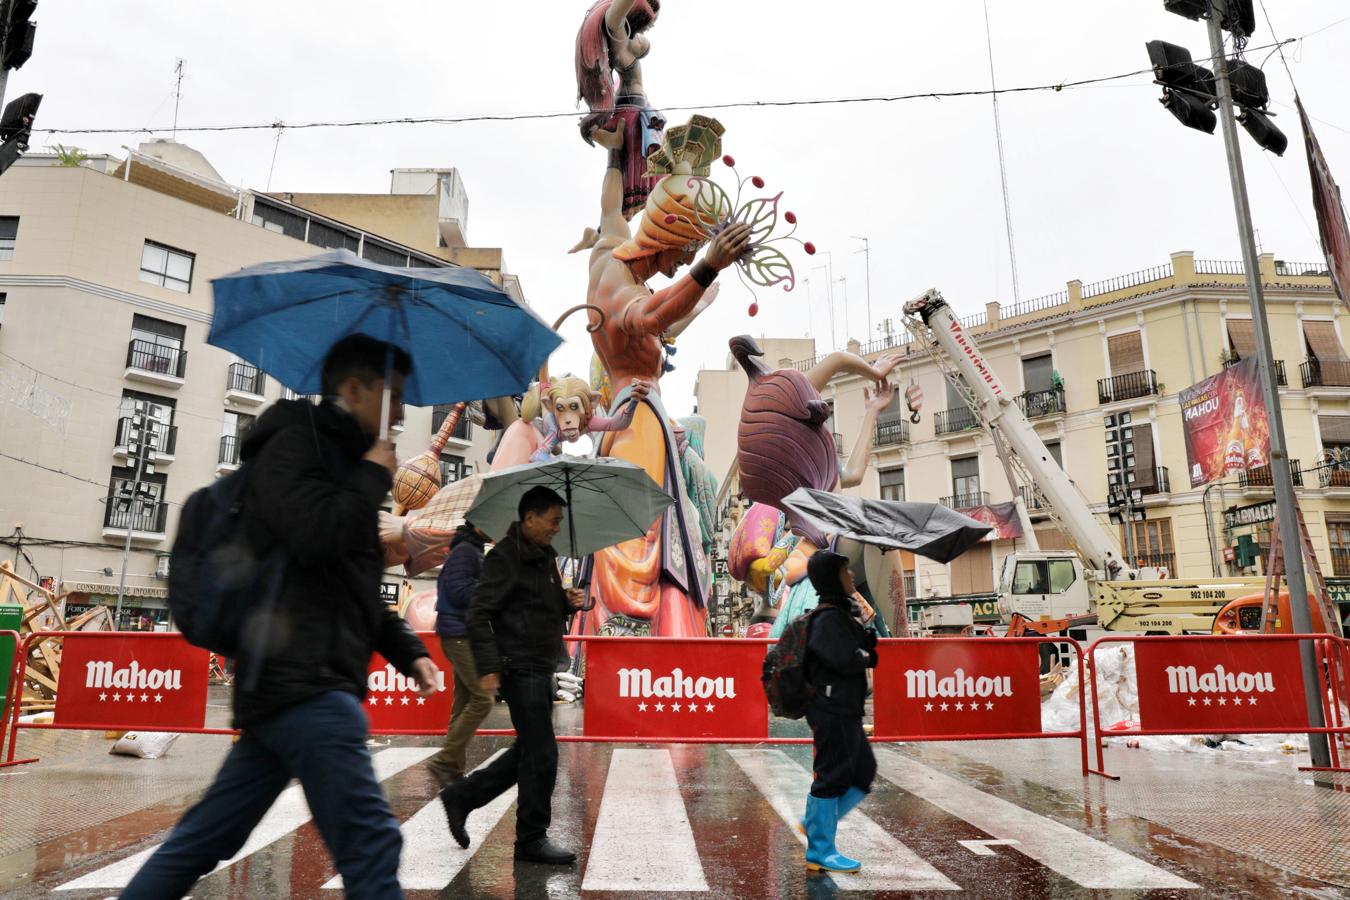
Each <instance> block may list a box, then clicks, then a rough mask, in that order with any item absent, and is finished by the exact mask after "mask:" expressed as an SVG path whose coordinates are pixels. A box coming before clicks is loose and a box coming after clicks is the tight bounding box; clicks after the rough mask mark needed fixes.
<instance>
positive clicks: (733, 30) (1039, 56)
mask: <svg viewBox="0 0 1350 900" xmlns="http://www.w3.org/2000/svg"><path fill="white" fill-rule="evenodd" d="M588 6H589V0H517V2H510V3H508V2H504V0H497V2H472V3H470V2H463V0H423V2H411V0H391V2H388V3H384V4H372V3H369V2H362V3H356V2H347V0H341V2H339V0H322V2H318V0H316V2H310V0H285V2H278V0H269V2H258V0H235V2H231V3H195V2H194V3H184V2H182V0H128V2H120V3H101V2H100V3H95V2H89V0H85V2H60V0H46V2H44V3H43V4H42V5H41V6H40V8H39V13H38V15H37V16H36V17H35V19H36V21H37V22H38V36H37V42H36V49H35V52H34V55H33V58H32V60H31V61H30V62H29V63H28V64H27V65H26V66H25V67H24V68H23V69H22V70H20V71H19V72H17V73H12V74H11V78H10V83H9V90H8V96H9V97H11V98H12V97H15V96H17V95H18V94H20V93H23V92H26V91H38V92H41V93H43V94H45V95H46V96H45V99H44V101H43V105H42V109H41V111H40V113H39V117H38V123H37V124H38V126H39V128H41V127H44V126H45V127H49V128H57V127H60V128H86V127H89V128H92V127H119V128H126V127H130V128H137V127H146V126H153V127H158V126H164V125H168V124H169V123H170V122H171V120H172V115H173V102H174V101H173V66H174V60H175V57H182V58H183V59H184V60H186V67H185V71H186V78H185V80H184V82H183V98H182V106H181V111H180V114H179V123H180V125H182V126H185V127H187V126H193V125H218V124H236V123H257V122H274V121H283V122H300V121H307V120H310V121H312V120H327V119H338V120H350V119H367V118H380V117H398V116H426V115H446V116H449V115H460V114H475V113H529V112H560V111H567V110H571V109H573V108H574V100H575V79H574V76H573V63H572V54H573V37H574V35H575V33H576V29H577V26H578V25H579V24H580V21H581V18H582V15H583V13H584V12H585V10H586V8H587V7H588ZM989 6H990V13H991V17H992V30H993V42H994V59H995V63H996V66H997V76H998V81H999V85H1000V87H1013V86H1020V85H1030V84H1041V83H1055V82H1062V81H1071V80H1077V79H1081V78H1091V77H1097V76H1107V75H1114V74H1119V73H1124V72H1129V71H1133V70H1136V69H1142V68H1145V67H1146V66H1147V64H1148V58H1147V54H1146V53H1145V50H1144V43H1145V41H1147V40H1150V39H1153V38H1162V39H1165V40H1169V41H1172V42H1174V43H1179V44H1182V45H1184V46H1186V47H1188V48H1190V50H1191V51H1192V53H1193V54H1194V55H1195V56H1196V58H1197V59H1199V58H1201V57H1205V56H1208V49H1207V48H1208V43H1207V39H1206V35H1205V28H1204V26H1203V24H1202V23H1194V22H1188V21H1186V20H1184V19H1181V18H1179V17H1177V16H1174V15H1170V14H1168V13H1167V12H1165V11H1164V10H1163V8H1162V2H1161V0H1143V2H1136V0H1128V2H1127V0H1092V2H1083V0H990V3H989ZM1266 6H1267V8H1268V9H1269V11H1270V15H1271V16H1272V18H1273V22H1274V26H1275V28H1276V29H1278V32H1279V35H1280V36H1281V37H1285V38H1288V37H1298V36H1301V35H1305V34H1309V33H1311V32H1314V31H1316V30H1318V29H1322V28H1326V26H1329V25H1332V24H1333V23H1338V20H1342V21H1340V22H1339V23H1338V24H1336V25H1335V27H1331V28H1327V30H1325V31H1322V32H1321V33H1318V34H1315V35H1312V36H1310V37H1308V38H1307V39H1306V40H1305V41H1303V42H1302V43H1301V44H1298V45H1293V46H1291V47H1289V48H1287V49H1286V53H1287V55H1288V56H1289V58H1290V64H1291V66H1292V68H1293V72H1294V77H1295V78H1296V79H1297V82H1298V85H1299V87H1300V89H1301V91H1302V95H1303V98H1304V101H1305V103H1306V105H1307V106H1308V109H1309V111H1310V113H1311V114H1312V115H1313V116H1314V117H1315V118H1316V119H1317V120H1319V121H1318V122H1317V123H1316V124H1317V127H1318V129H1319V131H1318V136H1319V138H1320V139H1321V141H1322V144H1323V148H1324V150H1325V152H1326V154H1327V156H1328V158H1329V160H1330V162H1331V165H1332V168H1333V171H1335V172H1337V173H1338V174H1339V176H1340V180H1341V182H1342V184H1350V99H1347V96H1346V91H1347V85H1350V54H1347V53H1346V51H1345V47H1344V45H1345V42H1346V41H1347V40H1350V20H1346V17H1347V16H1348V15H1350V7H1347V6H1346V4H1345V3H1344V0H1266ZM982 10H983V7H982V5H981V3H980V2H978V0H948V2H941V3H930V4H925V5H924V6H923V8H920V4H917V3H895V2H883V0H873V2H865V0H864V2H854V3H807V2H805V0H777V2H748V0H665V3H664V6H663V8H662V13H661V18H660V20H659V22H658V23H657V27H656V29H655V30H654V31H653V32H652V33H651V39H652V45H653V49H652V53H651V55H650V57H649V58H648V60H647V61H646V62H645V63H644V78H645V81H646V85H647V90H648V94H649V96H650V98H651V100H652V102H653V103H654V105H656V106H657V107H663V106H664V107H671V106H688V105H696V104H711V103H721V102H732V101H746V100H784V99H819V98H837V97H858V96H868V95H891V94H905V93H917V92H925V91H949V90H978V89H983V88H987V87H988V86H989V68H988V58H987V55H986V44H985V27H984V18H983V12H982ZM1257 16H1258V22H1259V28H1258V31H1257V34H1256V35H1255V37H1254V38H1253V40H1252V46H1257V45H1261V44H1266V43H1269V42H1270V39H1271V35H1270V30H1269V29H1268V28H1267V26H1266V23H1265V20H1264V18H1263V17H1262V15H1261V13H1260V8H1259V7H1258V13H1257ZM1338 48H1339V49H1338ZM1269 52H1270V51H1265V50H1262V51H1257V52H1254V53H1250V54H1249V61H1251V62H1253V63H1254V64H1256V65H1260V64H1261V63H1262V62H1263V61H1264V59H1265V57H1266V54H1267V53H1269ZM1265 71H1266V74H1267V77H1268V80H1269V84H1270V88H1271V95H1272V98H1273V101H1274V102H1273V104H1272V109H1273V110H1274V111H1275V112H1276V113H1278V114H1279V115H1278V119H1277V123H1278V124H1279V126H1280V127H1281V128H1282V130H1283V131H1284V132H1285V133H1286V134H1287V135H1288V136H1289V137H1290V148H1289V151H1288V152H1287V153H1286V154H1285V156H1284V157H1283V158H1282V159H1281V158H1276V157H1274V156H1272V155H1270V154H1266V153H1262V152H1261V151H1260V150H1259V148H1257V147H1256V145H1255V144H1254V143H1253V142H1252V141H1250V140H1249V139H1248V138H1247V136H1246V135H1245V133H1243V134H1242V135H1241V137H1242V140H1243V147H1242V149H1243V152H1244V154H1245V160H1246V162H1247V175H1248V179H1249V184H1250V190H1251V196H1252V207H1253V211H1254V217H1255V221H1256V227H1257V228H1258V230H1259V232H1260V235H1259V236H1260V242H1261V245H1262V248H1263V249H1264V250H1267V251H1269V252H1273V253H1275V254H1276V255H1277V256H1278V257H1279V258H1281V259H1286V260H1296V261H1314V260H1318V259H1320V258H1321V255H1320V250H1319V247H1318V243H1317V240H1316V225H1315V220H1314V213H1313V210H1312V204H1311V199H1310V194H1309V187H1308V174H1307V166H1306V164H1305V161H1304V153H1303V147H1302V140H1301V135H1300V131H1299V127H1298V119H1297V115H1296V114H1295V113H1294V111H1293V107H1292V102H1293V100H1292V97H1293V92H1292V88H1291V86H1290V82H1289V79H1288V77H1287V76H1286V74H1285V72H1284V70H1283V68H1282V67H1281V65H1280V62H1279V59H1278V57H1276V58H1272V59H1271V60H1270V61H1269V63H1268V64H1266V66H1265ZM1150 82H1151V78H1150V77H1149V76H1146V75H1141V76H1135V77H1134V78H1131V79H1128V80H1126V81H1123V82H1114V83H1111V84H1108V85H1105V86H1096V87H1089V88H1082V89H1074V90H1065V91H1061V92H1044V93H1032V94H1018V95H1005V96H1004V97H1003V98H1002V100H1001V113H1002V118H1003V130H1004V141H1005V147H1006V154H1007V162H1008V178H1009V184H1010V188H1011V192H1012V209H1013V221H1014V228H1015V233H1016V240H1017V266H1018V272H1019V276H1020V284H1021V296H1022V298H1023V299H1027V298H1030V297H1035V296H1039V295H1042V294H1047V293H1051V292H1053V291H1058V290H1063V288H1064V283H1065V282H1066V281H1067V280H1069V279H1072V278H1080V279H1082V280H1083V281H1084V282H1089V281H1093V280H1097V279H1101V278H1107V277H1110V276H1113V275H1118V274H1123V273H1125V272H1129V271H1132V270H1135V269H1141V268H1146V267H1150V266H1155V265H1160V264H1162V263H1164V262H1166V261H1167V258H1168V253H1169V252H1172V251H1176V250H1193V251H1195V252H1196V254H1197V255H1198V256H1201V257H1204V258H1218V259H1238V258H1240V252H1239V249H1238V244H1237V238H1236V232H1235V226H1234V220H1233V211H1232V203H1231V199H1230V195H1229V192H1228V179H1227V175H1226V172H1225V169H1224V157H1223V144H1222V140H1221V138H1220V137H1219V135H1218V134H1217V133H1216V134H1215V135H1212V136H1210V135H1204V134H1202V133H1200V132H1197V131H1192V130H1188V129H1185V128H1183V127H1182V126H1181V125H1180V124H1179V123H1177V122H1176V121H1175V120H1174V119H1173V118H1172V117H1171V116H1170V115H1169V114H1168V113H1167V112H1166V111H1165V110H1164V109H1162V107H1160V106H1159V105H1158V104H1157V102H1156V98H1157V97H1158V96H1159V91H1158V89H1157V88H1156V87H1155V86H1154V85H1152V84H1151V83H1150ZM686 115H687V114H683V113H673V114H671V115H670V119H671V122H672V123H677V122H680V121H683V120H684V118H685V117H686ZM716 115H717V116H718V117H719V118H720V119H721V120H722V122H723V123H724V124H725V126H726V128H727V134H726V137H725V141H724V150H725V151H726V152H728V153H731V154H733V155H734V156H735V157H736V159H737V162H738V165H739V168H740V170H741V173H742V174H743V175H746V174H758V175H761V176H763V177H764V178H765V179H767V181H768V183H769V188H770V189H772V190H778V189H782V190H784V191H785V192H786V193H785V196H784V200H783V202H784V204H785V206H786V208H788V209H792V210H793V211H795V212H796V213H797V215H798V217H799V218H800V221H801V223H802V227H801V229H800V231H799V232H798V233H799V235H800V236H802V237H804V238H807V239H810V240H812V241H814V242H815V244H816V245H817V246H818V247H819V249H820V250H821V253H820V254H818V255H817V256H816V257H814V258H812V257H807V256H805V255H804V254H802V253H800V252H798V253H796V254H795V255H794V257H793V258H794V262H796V264H797V266H798V275H799V278H806V277H809V278H810V279H811V282H812V283H811V286H810V292H811V295H812V296H814V298H815V302H814V303H808V293H807V288H806V287H805V286H804V285H799V287H798V289H797V290H796V291H794V292H793V293H791V294H784V293H782V292H781V290H770V291H761V292H760V295H759V298H758V299H759V303H760V308H761V311H760V314H759V317H758V318H756V319H751V318H749V316H748V315H747V307H748V306H749V304H750V302H751V300H752V299H753V298H752V297H751V296H750V295H749V294H748V293H747V292H746V291H745V290H744V289H743V288H742V287H741V286H740V284H739V281H738V280H736V279H735V278H724V280H725V281H726V282H727V283H726V285H725V287H724V290H723V293H722V296H721V298H720V299H719V300H718V302H717V304H716V305H715V306H714V307H713V308H712V309H711V310H710V311H709V312H708V313H706V314H705V315H704V316H703V317H702V318H701V319H700V320H699V321H698V322H697V323H696V324H695V325H694V326H693V327H692V328H691V329H690V330H689V331H687V332H686V333H685V335H684V336H683V337H682V338H681V340H680V342H679V353H678V355H677V357H676V360H675V361H676V363H677V365H678V367H679V368H678V369H677V371H676V372H674V373H672V374H671V375H668V376H666V379H665V380H664V382H663V393H664V394H665V395H666V397H667V402H668V404H669V406H670V408H671V409H672V411H673V412H675V413H677V414H678V413H685V412H687V411H689V409H690V408H691V406H692V402H693V399H692V388H693V382H694V378H695V375H696V373H697V370H698V368H699V367H700V366H701V365H707V366H721V365H722V364H723V362H724V360H725V356H726V341H727V339H728V338H730V337H731V336H733V335H735V334H739V333H746V332H749V333H753V334H756V335H760V334H768V335H772V336H799V335H800V336H804V335H805V334H806V333H807V332H808V330H811V329H814V332H815V335H816V337H817V338H818V340H820V341H821V344H822V349H824V345H825V344H828V342H829V340H830V329H829V311H828V307H827V305H826V303H825V298H824V293H825V285H826V282H827V278H826V274H825V272H824V271H813V267H814V266H817V265H822V264H824V263H825V262H826V257H825V255H824V251H831V252H832V253H833V264H834V277H835V278H836V279H839V278H846V279H847V286H846V287H845V286H843V285H840V284H836V285H835V320H836V323H835V331H836V334H837V336H838V342H839V343H840V344H842V343H843V341H844V337H845V334H847V335H850V336H853V337H856V338H858V339H859V340H863V341H866V340H868V339H869V338H871V337H874V336H875V334H869V333H868V325H867V294H868V291H867V289H866V286H865V270H864V264H863V256H862V255H861V254H858V253H856V252H855V251H857V250H858V249H860V248H861V246H862V244H861V242H860V241H856V240H853V239H852V237H851V236H852V235H866V236H867V237H868V238H869V239H870V241H871V246H872V251H873V252H872V258H871V290H870V293H871V310H872V319H873V323H874V325H875V324H876V323H879V322H880V321H881V319H882V318H884V317H886V316H892V317H897V316H898V313H899V307H900V305H901V304H902V303H903V302H904V301H905V300H907V299H910V298H911V297H912V296H914V295H917V294H918V293H920V292H922V291H923V290H924V289H926V288H928V287H930V286H937V287H939V288H941V289H942V291H943V292H944V294H945V295H946V296H947V298H948V300H949V301H951V302H953V303H954V304H955V305H956V306H957V308H958V309H961V310H962V311H965V312H974V311H977V310H980V309H982V308H983V305H984V303H985V302H987V301H989V300H994V299H997V300H1000V301H1002V302H1003V303H1005V304H1008V303H1011V302H1012V301H1013V289H1012V279H1011V275H1010V267H1009V264H1008V246H1007V239H1006V236H1005V232H1004V220H1003V204H1002V198H1001V195H1000V190H999V174H998V161H997V155H996V148H995V143H994V131H993V116H992V112H991V104H990V100H989V98H987V97H980V98H964V99H946V100H941V101H935V100H927V99H926V100H918V101H908V102H903V103H888V104H881V103H873V104H853V105H827V106H812V107H791V108H776V109H773V108H766V109H729V110H722V111H718V112H717V113H716ZM164 136H167V135H164ZM145 139H148V136H146V135H139V136H138V135H131V134H125V135H123V134H119V135H59V136H50V135H46V134H42V133H38V134H36V135H35V139H34V145H35V147H42V146H44V145H46V144H50V143H56V142H58V141H59V142H62V143H65V144H68V145H70V144H74V145H78V146H80V147H82V148H84V149H86V150H87V151H89V152H93V153H115V154H116V153H121V152H122V151H121V146H122V145H123V144H131V145H133V146H134V144H135V143H137V142H139V141H140V140H145ZM179 139H180V140H182V141H184V142H185V143H188V144H190V145H192V146H194V147H196V148H197V149H199V150H201V151H202V152H203V153H204V154H205V155H206V156H207V158H208V159H209V160H211V162H212V163H213V164H214V165H215V166H216V168H217V169H218V170H219V171H220V172H221V173H222V175H223V176H224V177H225V178H226V179H228V180H229V181H231V182H232V183H236V184H243V185H244V186H245V187H248V188H255V189H263V188H264V187H265V186H266V184H267V180H268V170H269V167H270V165H271V162H272V156H273V148H274V135H273V133H272V132H270V131H260V132H224V133H197V134H194V133H191V132H185V133H180V135H179ZM604 160H605V157H604V154H603V151H601V150H599V149H596V148H590V147H588V146H586V145H585V144H584V143H583V142H582V141H581V139H580V137H579V135H578V133H577V129H576V127H575V124H574V121H573V120H571V119H554V120H545V121H534V122H516V123H482V124H465V125H455V126H444V125H419V126H385V127H379V128H342V129H316V130H311V131H288V132H286V133H285V134H284V136H283V137H282V139H281V142H280V147H279V150H278V152H277V155H276V168H275V172H274V174H273V175H272V181H271V187H272V189H273V190H289V191H296V192H301V191H333V192H370V193H383V192H387V191H388V188H389V170H390V169H392V168H395V167H402V166H455V167H458V168H459V169H460V171H461V173H462V175H463V177H464V179H465V182H466V184H467V186H468V190H469V198H470V214H469V239H470V242H471V243H472V244H474V245H476V246H501V247H503V248H505V251H506V258H507V264H508V267H509V269H510V270H511V271H513V272H515V273H517V274H519V275H520V277H521V279H522V283H523V285H524V288H525V292H526V295H527V296H528V297H529V298H530V300H531V302H532V303H533V304H534V305H535V307H536V308H537V309H538V310H539V311H540V313H541V314H542V315H543V316H544V317H545V318H548V319H550V320H551V319H552V316H553V314H554V313H555V312H557V311H560V310H561V309H563V308H564V307H566V306H570V305H572V304H574V303H578V302H581V301H582V300H584V292H585V288H586V274H585V267H584V260H583V259H582V257H581V256H568V255H567V254H566V250H567V248H568V247H570V246H571V245H572V244H573V243H574V242H575V241H576V239H577V238H578V237H579V236H580V234H581V231H582V229H583V227H584V226H586V225H588V224H593V220H594V219H595V218H596V215H595V211H596V209H597V205H598V191H599V184H600V178H601V175H602V170H603V167H604ZM719 170H720V167H719ZM721 171H725V170H721ZM727 186H728V187H731V185H730V184H728V185H727ZM0 190H3V181H2V180H0ZM845 292H847V297H848V319H847V323H846V322H845V312H844V302H843V297H844V294H845ZM581 322H582V320H581V318H580V317H578V318H575V319H574V320H572V321H571V322H569V324H568V325H567V326H565V328H564V332H565V337H567V338H568V344H567V345H566V346H565V347H564V349H563V350H561V351H559V355H558V357H556V358H555V361H554V363H553V370H554V371H555V372H561V371H564V370H566V369H569V368H570V369H573V370H575V371H578V372H584V371H585V370H586V367H587V365H588V361H589V358H590V348H589V343H588V341H587V340H586V338H585V334H584V330H583V327H582V324H581Z"/></svg>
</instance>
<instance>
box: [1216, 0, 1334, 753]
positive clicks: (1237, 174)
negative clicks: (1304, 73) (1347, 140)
mask: <svg viewBox="0 0 1350 900" xmlns="http://www.w3.org/2000/svg"><path fill="white" fill-rule="evenodd" d="M1228 4H1229V0H1214V6H1215V9H1214V10H1212V11H1211V13H1210V16H1209V18H1208V20H1207V22H1206V24H1207V26H1208V29H1209V49H1210V56H1211V57H1212V58H1213V61H1214V81H1215V84H1216V86H1217V88H1218V101H1219V108H1218V113H1219V124H1220V126H1221V127H1222V128H1223V145H1224V150H1225V151H1226V153H1227V157H1228V177H1229V181H1230V183H1231V186H1232V189H1233V210H1234V212H1235V213H1236V214H1237V226H1238V238H1239V240H1240V242H1241V244H1242V264H1243V266H1244V267H1245V268H1246V271H1247V296H1248V299H1249V300H1250V302H1251V307H1252V327H1253V331H1254V332H1255V337H1256V358H1257V368H1258V371H1259V373H1260V384H1261V392H1262V393H1263V394H1264V395H1265V402H1266V418H1267V419H1269V421H1270V472H1271V479H1272V481H1273V482H1274V486H1275V508H1276V510H1277V511H1278V512H1279V515H1278V519H1279V528H1280V543H1281V548H1280V549H1281V551H1282V553H1283V556H1284V571H1285V579H1286V580H1287V582H1288V585H1289V612H1290V617H1291V618H1292V619H1293V627H1294V633H1295V634H1308V633H1310V632H1311V631H1312V618H1311V615H1310V614H1309V610H1308V585H1307V580H1306V578H1305V576H1304V572H1303V544H1302V541H1301V540H1300V537H1299V530H1298V514H1297V507H1296V506H1295V504H1296V503H1297V500H1296V498H1295V497H1294V478H1293V474H1292V473H1291V472H1290V469H1289V453H1288V449H1287V444H1286V442H1285V435H1284V419H1283V417H1282V416H1281V413H1280V394H1279V390H1280V388H1279V384H1278V383H1277V382H1276V377H1275V365H1274V362H1273V354H1272V352H1271V348H1270V325H1269V322H1268V321H1267V320H1266V301H1265V296H1264V294H1263V293H1262V289H1261V271H1260V268H1259V266H1260V262H1259V260H1258V259H1257V256H1256V239H1255V236H1254V235H1253V234H1252V216H1251V207H1250V205H1249V203H1248V200H1247V182H1246V177H1245V175H1244V173H1243V170H1242V149H1241V147H1240V146H1239V145H1238V138H1237V123H1236V121H1235V120H1234V118H1233V91H1232V87H1231V86H1230V84H1229V81H1228V59H1227V57H1226V56H1225V54H1224V47H1223V26H1222V22H1221V20H1222V16H1220V15H1219V13H1220V12H1227V7H1228ZM1277 589H1278V586H1277ZM1299 655H1300V657H1301V661H1302V663H1303V686H1304V693H1305V698H1304V699H1305V701H1306V703H1307V707H1308V723H1309V724H1310V725H1312V726H1313V727H1314V728H1321V727H1323V724H1324V723H1323V719H1322V688H1321V685H1322V673H1321V669H1320V667H1319V665H1318V662H1317V658H1316V654H1315V653H1314V649H1313V646H1312V644H1311V643H1309V642H1308V641H1300V642H1299ZM1308 749H1309V752H1310V755H1311V757H1312V764H1313V766H1315V767H1322V768H1325V767H1328V766H1330V765H1331V754H1330V751H1329V749H1328V744H1327V736H1326V735H1325V734H1309V735H1308Z"/></svg>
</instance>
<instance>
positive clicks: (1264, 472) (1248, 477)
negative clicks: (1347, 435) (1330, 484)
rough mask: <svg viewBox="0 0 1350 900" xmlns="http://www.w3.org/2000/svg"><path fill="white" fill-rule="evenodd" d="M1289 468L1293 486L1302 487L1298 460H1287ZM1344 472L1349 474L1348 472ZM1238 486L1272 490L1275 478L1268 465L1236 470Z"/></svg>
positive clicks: (1249, 490)
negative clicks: (1240, 470)
mask: <svg viewBox="0 0 1350 900" xmlns="http://www.w3.org/2000/svg"><path fill="white" fill-rule="evenodd" d="M1289 468H1290V470H1291V472H1292V474H1293V476H1294V487H1303V470H1302V468H1300V466H1299V462H1298V460H1296V459H1291V460H1289ZM1324 471H1325V470H1324ZM1345 474H1347V475H1350V472H1347V473H1345ZM1346 483H1347V484H1348V485H1350V480H1347V482H1346ZM1238 487H1240V488H1242V490H1243V491H1245V492H1246V493H1249V494H1259V493H1264V492H1266V491H1272V490H1274V489H1275V480H1274V476H1273V475H1272V474H1271V471H1270V466H1261V467H1260V468H1259V469H1247V470H1245V471H1242V472H1238ZM1323 487H1326V485H1323Z"/></svg>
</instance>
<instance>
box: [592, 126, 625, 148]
mask: <svg viewBox="0 0 1350 900" xmlns="http://www.w3.org/2000/svg"><path fill="white" fill-rule="evenodd" d="M591 140H593V141H595V142H596V143H597V144H599V145H600V146H601V147H604V148H605V149H606V150H618V149H619V148H621V147H622V146H623V131H621V130H620V129H619V127H618V126H617V125H616V126H615V127H614V129H613V130H612V131H606V130H605V129H604V128H593V129H591Z"/></svg>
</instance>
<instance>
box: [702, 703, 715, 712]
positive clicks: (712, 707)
mask: <svg viewBox="0 0 1350 900" xmlns="http://www.w3.org/2000/svg"><path fill="white" fill-rule="evenodd" d="M703 708H704V709H706V710H707V711H708V712H712V711H713V709H714V706H713V704H711V703H705V704H704V705H703Z"/></svg>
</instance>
